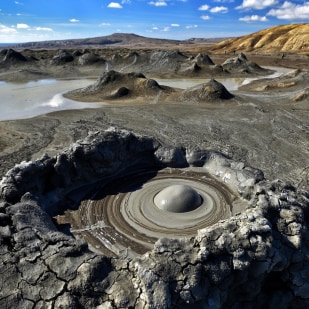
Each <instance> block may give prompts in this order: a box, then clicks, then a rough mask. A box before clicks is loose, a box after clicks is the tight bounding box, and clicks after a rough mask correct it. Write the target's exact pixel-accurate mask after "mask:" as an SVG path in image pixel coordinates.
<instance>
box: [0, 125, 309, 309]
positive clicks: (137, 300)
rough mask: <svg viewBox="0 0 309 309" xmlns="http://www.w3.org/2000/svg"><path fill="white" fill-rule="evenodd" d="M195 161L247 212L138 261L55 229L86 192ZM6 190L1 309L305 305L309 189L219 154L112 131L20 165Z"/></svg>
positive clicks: (0, 222) (0, 230) (165, 243)
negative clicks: (76, 197) (142, 171)
mask: <svg viewBox="0 0 309 309" xmlns="http://www.w3.org/2000/svg"><path fill="white" fill-rule="evenodd" d="M188 165H190V166H191V167H192V168H203V169H205V171H207V172H208V173H209V174H211V175H213V177H215V178H216V179H217V181H222V182H224V183H225V185H226V186H228V187H229V188H230V190H231V191H234V192H238V193H239V194H240V195H241V197H242V198H243V199H244V200H246V201H247V208H246V209H244V210H242V211H240V212H239V213H237V214H235V215H234V216H233V217H231V218H228V219H224V220H220V221H219V222H217V223H215V224H213V225H212V226H208V227H206V228H203V229H200V230H199V231H197V234H196V235H195V236H192V237H191V238H180V239H173V238H161V239H159V240H158V241H157V242H155V244H154V246H153V249H152V250H149V251H148V252H147V253H145V254H142V255H139V256H135V257H134V256H133V257H132V256H131V255H130V254H129V250H122V251H121V252H119V255H118V256H117V257H116V256H110V257H107V256H106V255H105V256H104V255H98V254H96V253H94V252H92V251H91V250H89V247H88V245H87V244H86V243H85V242H84V241H83V240H80V239H75V238H73V237H72V236H70V235H68V234H65V233H62V232H60V231H59V230H58V228H57V226H56V225H55V223H54V221H53V217H54V216H55V215H57V213H58V212H59V211H62V210H63V209H65V208H66V207H70V206H69V205H68V204H64V201H65V197H66V196H67V195H68V194H69V193H70V192H72V190H73V191H74V192H75V195H76V194H77V192H80V189H79V190H78V191H76V189H77V188H81V187H82V186H83V185H85V184H89V183H95V181H96V180H99V181H100V183H102V181H103V183H105V182H106V181H107V182H109V181H110V179H111V176H113V177H114V178H115V177H116V178H117V177H120V178H121V177H123V176H124V175H130V173H132V171H136V170H138V169H140V168H146V169H150V168H154V167H157V168H159V169H160V168H162V167H165V168H166V167H172V166H173V167H177V168H178V169H181V168H184V167H186V166H188ZM128 173H129V174H128ZM0 189H1V200H2V202H1V204H0V236H1V238H0V240H1V247H0V248H1V252H0V257H1V264H0V265H1V267H0V272H1V274H2V275H1V279H0V284H1V292H0V305H1V308H37V307H40V308H59V307H62V308H162V309H163V308H214V307H216V308H227V307H236V308H242V307H246V306H248V304H250V306H251V307H252V308H263V307H265V306H270V307H273V306H279V307H280V308H305V307H306V306H308V302H309V299H308V295H309V293H308V292H309V285H308V267H309V264H308V255H307V252H308V249H309V248H308V246H309V243H308V239H309V234H308V219H309V218H308V215H309V211H308V209H309V208H308V207H309V193H308V192H306V191H304V190H299V189H297V188H295V187H294V186H293V185H291V184H285V183H283V182H281V181H273V182H270V181H267V180H265V179H264V177H263V173H262V172H261V171H259V170H257V169H254V168H252V167H249V166H246V165H245V164H243V163H241V162H237V161H234V160H232V159H230V158H228V157H226V156H224V155H223V154H221V153H219V152H216V151H213V150H201V149H192V148H190V147H188V148H175V147H173V146H168V145H163V144H162V143H160V142H158V141H157V140H155V139H152V138H150V137H145V136H137V135H134V134H132V133H130V132H128V131H119V130H115V129H112V128H111V129H109V130H107V131H105V132H95V133H92V134H90V135H89V136H88V137H87V138H85V139H84V140H80V141H78V142H76V143H74V144H73V145H72V146H70V147H69V148H67V149H65V150H64V151H63V152H62V153H60V154H59V155H57V156H56V157H54V158H51V157H48V156H44V157H42V158H41V159H40V160H36V161H33V162H23V163H21V164H19V165H17V166H15V167H14V168H13V169H12V170H10V171H9V172H8V173H7V174H6V176H5V177H4V178H3V180H2V181H1V186H0ZM70 196H72V195H70ZM29 214H31V215H29Z"/></svg>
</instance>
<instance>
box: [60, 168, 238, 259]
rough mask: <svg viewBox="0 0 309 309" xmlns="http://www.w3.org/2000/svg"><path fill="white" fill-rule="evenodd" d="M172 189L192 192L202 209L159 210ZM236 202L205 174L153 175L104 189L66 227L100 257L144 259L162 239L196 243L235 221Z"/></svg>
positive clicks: (131, 178)
mask: <svg viewBox="0 0 309 309" xmlns="http://www.w3.org/2000/svg"><path fill="white" fill-rule="evenodd" d="M171 185H172V186H174V185H175V186H185V187H190V188H192V190H194V191H195V192H197V194H198V195H199V196H200V198H201V203H200V205H198V206H197V207H194V208H193V210H191V209H190V207H189V208H188V209H189V210H188V211H183V212H173V211H168V210H165V209H161V208H160V207H158V206H157V205H156V203H155V202H154V199H155V197H156V196H157V195H158V194H159V193H160V192H161V191H162V190H164V189H165V188H167V187H169V186H171ZM233 196H234V195H233V194H232V193H231V192H230V190H229V189H228V188H227V187H226V186H225V185H224V184H223V183H221V182H219V181H218V180H216V179H214V178H213V177H211V176H210V175H209V174H207V173H205V172H204V171H203V172H199V171H192V170H190V169H164V170H162V171H160V172H155V171H147V172H142V173H138V174H134V175H129V176H126V177H122V178H121V179H116V180H113V181H111V182H109V183H108V184H107V185H106V184H105V185H102V187H101V188H99V189H96V190H94V191H93V192H92V193H91V195H89V196H88V197H87V198H86V199H84V200H83V201H81V203H80V206H79V208H78V209H77V210H75V211H69V212H67V213H66V215H65V217H66V220H65V221H66V222H67V223H70V225H71V232H72V233H73V234H74V235H75V236H76V237H82V238H84V239H85V240H86V241H87V242H88V243H89V245H90V246H91V247H92V249H94V250H96V251H99V252H104V253H106V250H108V251H110V253H113V254H116V255H118V254H119V253H120V252H121V251H123V250H128V248H129V250H130V251H133V252H134V253H138V254H141V253H145V252H146V251H148V250H149V249H151V248H152V247H153V244H154V243H155V242H156V241H157V239H159V238H163V237H167V238H181V237H192V236H195V235H196V233H197V230H199V229H202V228H205V227H207V226H211V225H213V224H215V223H216V222H218V221H219V220H222V219H227V218H229V217H230V216H231V214H232V197H233ZM63 221H64V220H62V222H63Z"/></svg>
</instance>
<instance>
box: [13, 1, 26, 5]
mask: <svg viewBox="0 0 309 309" xmlns="http://www.w3.org/2000/svg"><path fill="white" fill-rule="evenodd" d="M15 4H17V5H24V4H23V3H21V2H18V1H15Z"/></svg>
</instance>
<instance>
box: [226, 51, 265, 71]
mask: <svg viewBox="0 0 309 309" xmlns="http://www.w3.org/2000/svg"><path fill="white" fill-rule="evenodd" d="M222 67H223V69H224V70H226V71H228V72H231V73H255V74H258V73H265V72H267V71H268V70H265V69H263V68H261V67H260V66H259V65H258V64H256V63H254V62H251V61H249V60H248V59H247V56H246V55H245V54H243V53H240V54H239V55H238V56H237V57H233V58H229V59H227V60H226V61H225V62H224V63H222Z"/></svg>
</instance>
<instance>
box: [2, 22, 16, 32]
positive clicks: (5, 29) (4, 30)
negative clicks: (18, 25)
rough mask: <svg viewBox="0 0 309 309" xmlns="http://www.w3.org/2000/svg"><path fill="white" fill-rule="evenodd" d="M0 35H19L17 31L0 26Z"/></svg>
mask: <svg viewBox="0 0 309 309" xmlns="http://www.w3.org/2000/svg"><path fill="white" fill-rule="evenodd" d="M0 33H17V31H16V29H14V28H11V27H7V26H4V25H1V24H0Z"/></svg>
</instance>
